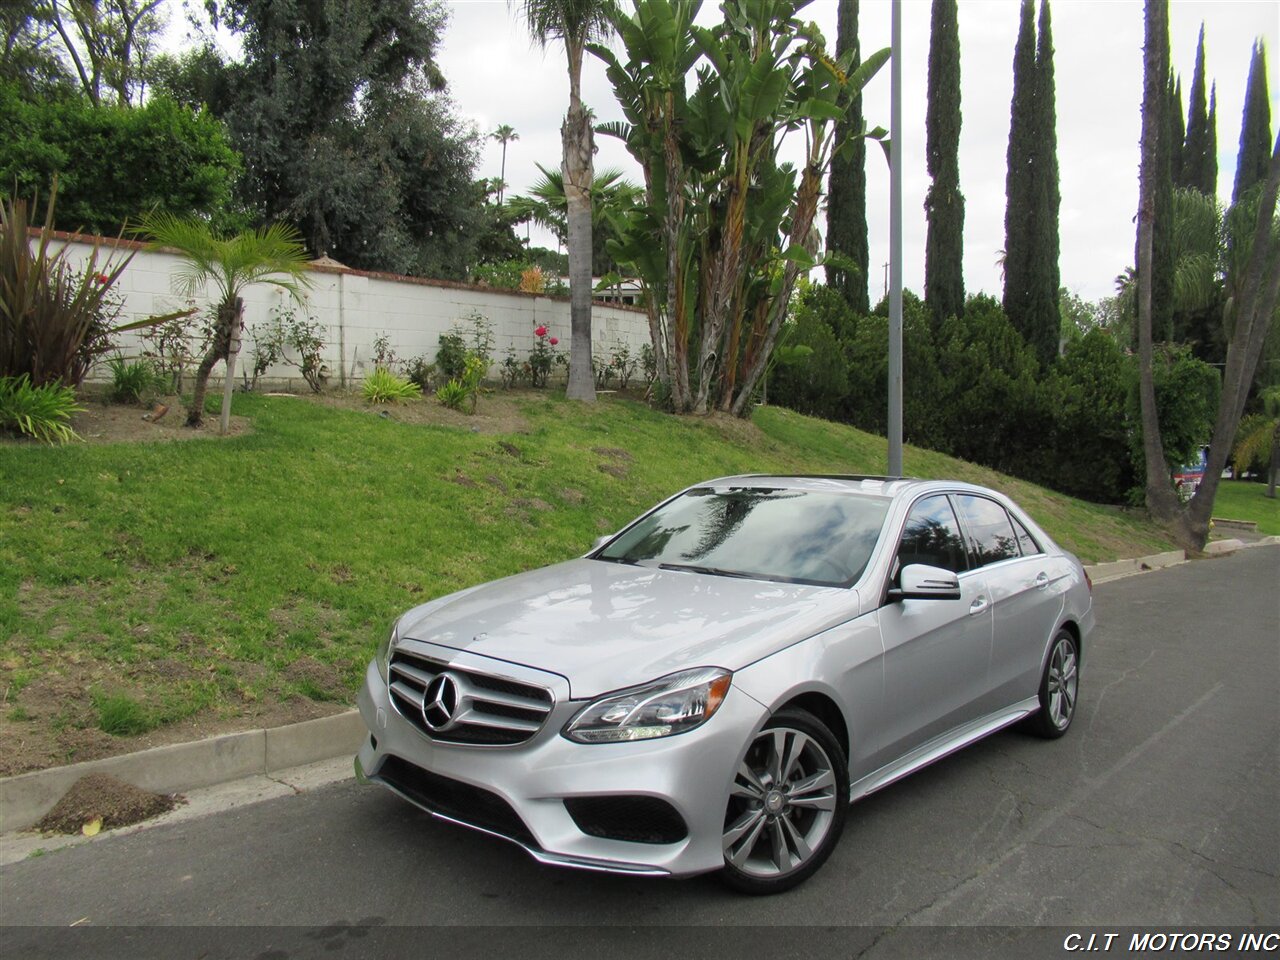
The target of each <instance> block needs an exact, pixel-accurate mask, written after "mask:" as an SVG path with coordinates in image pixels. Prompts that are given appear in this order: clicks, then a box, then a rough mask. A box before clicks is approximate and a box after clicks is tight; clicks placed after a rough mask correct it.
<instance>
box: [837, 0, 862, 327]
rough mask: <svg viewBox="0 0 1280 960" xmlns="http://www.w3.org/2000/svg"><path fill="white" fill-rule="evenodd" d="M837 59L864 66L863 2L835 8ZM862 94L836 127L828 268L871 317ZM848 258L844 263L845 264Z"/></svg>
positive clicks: (844, 0)
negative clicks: (861, 42) (860, 8)
mask: <svg viewBox="0 0 1280 960" xmlns="http://www.w3.org/2000/svg"><path fill="white" fill-rule="evenodd" d="M836 58H837V59H838V60H840V61H842V62H843V61H844V60H845V58H848V60H849V65H850V67H851V68H853V69H856V68H857V67H858V66H859V65H860V64H861V62H862V54H861V50H860V48H859V43H858V0H839V3H838V4H837V5H836ZM863 128H864V122H863V119H862V94H861V93H856V94H854V96H853V97H852V98H851V99H850V101H849V108H848V111H847V112H846V113H845V115H844V117H843V118H842V119H841V120H840V121H838V122H837V124H836V130H835V139H836V142H837V143H839V144H844V146H843V147H841V148H840V149H838V150H837V151H836V154H835V156H833V157H832V158H831V176H830V177H829V178H828V181H827V182H828V188H827V249H828V251H834V252H835V253H836V254H838V255H839V256H838V257H837V258H831V259H829V260H828V262H827V264H826V277H827V285H828V286H830V287H833V288H835V289H836V290H838V291H839V292H840V295H841V296H843V297H844V300H845V302H846V303H847V304H848V305H849V306H850V307H851V308H852V309H853V310H854V311H855V312H857V313H859V314H866V313H870V312H871V304H870V303H869V302H868V298H867V281H868V279H869V274H868V263H867V261H868V259H869V258H870V248H869V246H868V244H867V169H866V166H867V143H866V141H865V140H864V139H863V138H862V136H861V133H862V130H863ZM839 257H843V258H844V261H840V260H839Z"/></svg>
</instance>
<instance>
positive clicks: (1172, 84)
mask: <svg viewBox="0 0 1280 960" xmlns="http://www.w3.org/2000/svg"><path fill="white" fill-rule="evenodd" d="M1168 110H1169V123H1170V139H1169V144H1170V147H1171V149H1172V150H1173V154H1172V156H1171V158H1170V159H1171V164H1170V166H1171V168H1172V170H1173V185H1174V186H1175V187H1185V186H1186V185H1187V181H1186V177H1187V174H1188V171H1187V169H1186V166H1185V165H1184V164H1183V159H1182V158H1183V154H1184V152H1185V151H1184V150H1183V148H1182V144H1183V141H1184V140H1186V138H1187V130H1186V128H1185V127H1184V126H1183V125H1182V77H1175V76H1174V75H1173V73H1172V72H1170V74H1169V107H1168Z"/></svg>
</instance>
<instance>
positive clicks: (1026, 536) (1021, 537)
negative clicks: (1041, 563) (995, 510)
mask: <svg viewBox="0 0 1280 960" xmlns="http://www.w3.org/2000/svg"><path fill="white" fill-rule="evenodd" d="M1009 519H1011V520H1012V521H1013V532H1014V533H1016V534H1017V535H1018V546H1019V547H1021V548H1022V555H1023V556H1024V557H1030V556H1034V555H1035V554H1037V553H1044V551H1043V550H1041V549H1040V544H1038V543H1036V538H1035V537H1033V536H1032V535H1031V533H1030V532H1029V531H1028V530H1027V528H1026V527H1024V526H1023V525H1022V522H1021V521H1020V520H1019V519H1018V518H1017V517H1015V516H1014V515H1013V514H1012V513H1011V514H1009Z"/></svg>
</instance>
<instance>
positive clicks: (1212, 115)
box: [1201, 83, 1218, 197]
mask: <svg viewBox="0 0 1280 960" xmlns="http://www.w3.org/2000/svg"><path fill="white" fill-rule="evenodd" d="M1204 143H1205V147H1204V173H1203V176H1204V179H1203V180H1202V181H1201V182H1202V183H1203V184H1204V185H1205V186H1206V187H1208V189H1207V190H1206V191H1205V196H1206V197H1216V196H1217V195H1218V85H1217V84H1216V83H1214V84H1213V85H1212V86H1210V87H1209V120H1208V129H1207V131H1206V133H1205V140H1204Z"/></svg>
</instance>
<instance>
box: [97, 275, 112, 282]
mask: <svg viewBox="0 0 1280 960" xmlns="http://www.w3.org/2000/svg"><path fill="white" fill-rule="evenodd" d="M98 282H99V283H110V282H111V278H110V277H108V276H107V275H106V274H105V273H100V274H98Z"/></svg>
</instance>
